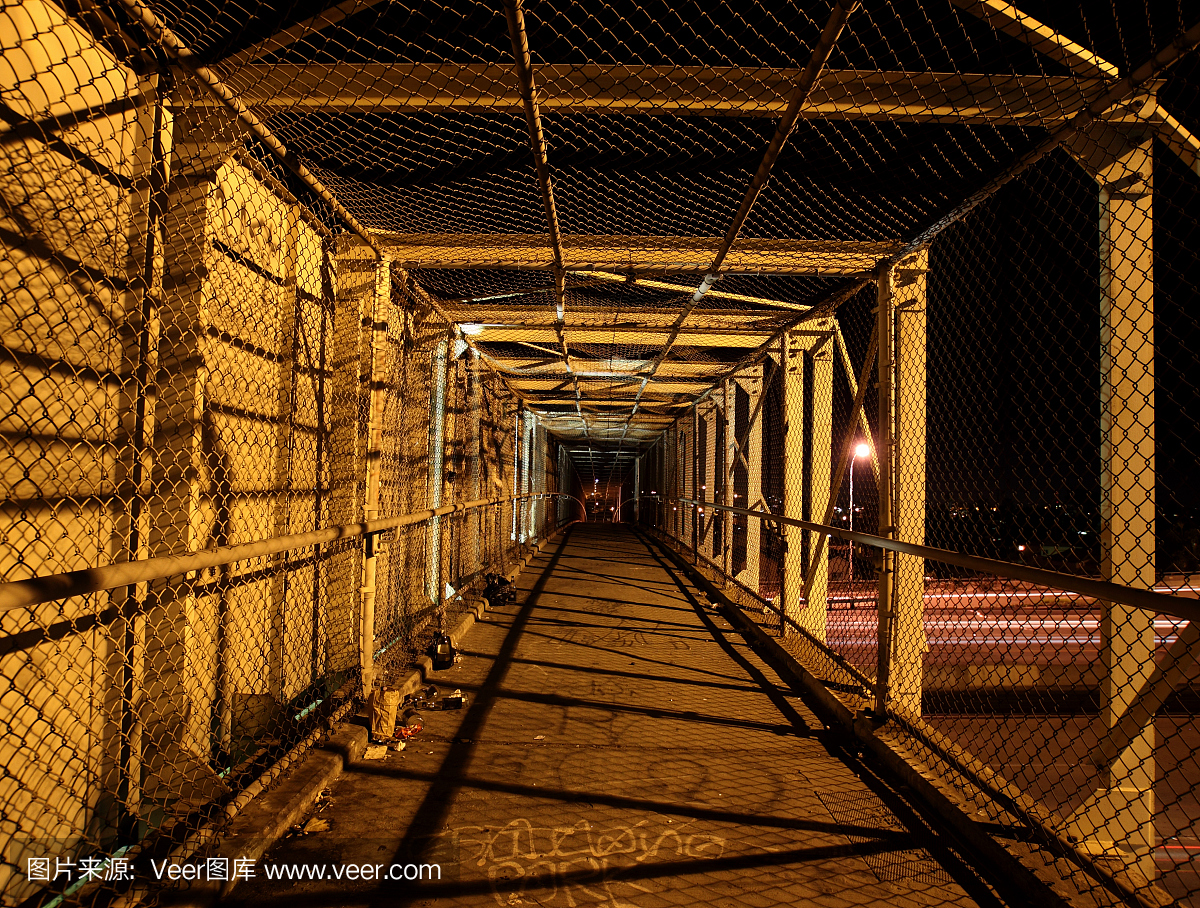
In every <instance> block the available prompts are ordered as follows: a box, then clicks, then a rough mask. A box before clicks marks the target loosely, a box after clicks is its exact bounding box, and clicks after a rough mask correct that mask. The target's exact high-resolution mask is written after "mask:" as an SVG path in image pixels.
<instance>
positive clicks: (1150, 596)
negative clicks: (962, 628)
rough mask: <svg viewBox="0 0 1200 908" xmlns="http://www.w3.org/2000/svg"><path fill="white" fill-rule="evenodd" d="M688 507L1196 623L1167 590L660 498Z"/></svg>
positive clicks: (1192, 607)
mask: <svg viewBox="0 0 1200 908" xmlns="http://www.w3.org/2000/svg"><path fill="white" fill-rule="evenodd" d="M663 500H664V501H666V500H670V501H675V502H678V503H679V504H684V505H691V506H692V507H701V508H712V509H713V510H715V511H728V512H729V513H731V514H744V515H745V516H747V517H757V518H759V519H760V520H766V521H768V522H770V523H782V524H785V525H787V526H794V527H799V528H800V529H802V530H812V531H814V532H817V533H827V534H828V535H830V536H836V537H838V538H839V539H846V540H849V541H850V542H861V543H863V544H864V545H869V546H873V547H875V548H879V549H887V550H889V551H892V552H899V553H900V554H901V555H914V556H916V557H918V558H929V559H931V560H933V561H941V562H943V563H945V564H953V565H955V566H956V567H963V568H967V569H969V570H973V571H987V572H991V573H995V574H999V575H1001V576H1005V577H1010V578H1012V579H1013V580H1024V581H1026V582H1028V583H1036V584H1038V585H1040V586H1050V587H1058V588H1061V589H1062V590H1064V591H1066V592H1068V593H1078V594H1079V595H1081V596H1090V597H1092V598H1094V599H1101V600H1104V601H1106V602H1119V603H1121V604H1122V605H1130V606H1133V607H1134V608H1141V609H1146V610H1147V611H1151V612H1156V613H1158V614H1163V615H1172V616H1174V617H1176V618H1182V619H1184V620H1185V621H1200V600H1197V599H1188V598H1185V597H1183V596H1173V595H1170V594H1168V593H1156V592H1154V591H1153V590H1141V589H1136V588H1134V587H1128V586H1121V585H1120V584H1119V583H1111V582H1109V581H1107V580H1093V579H1091V578H1090V577H1079V576H1077V575H1075V574H1060V573H1058V572H1056V571H1047V570H1044V569H1042V568H1035V567H1029V566H1028V565H1024V564H1014V563H1013V562H1011V561H998V560H996V559H994V558H982V557H980V556H978V555H965V554H963V553H962V552H952V551H949V550H948V549H938V548H934V547H933V546H929V545H920V544H918V543H915V542H901V541H900V540H899V539H886V538H884V537H883V536H875V535H873V534H871V533H859V532H857V531H854V532H852V531H850V530H844V529H841V528H839V527H833V526H827V525H826V524H823V523H813V522H812V521H810V520H800V519H798V518H795V517H783V516H781V515H778V514H771V513H769V512H766V511H752V510H749V509H748V508H734V507H729V506H727V505H721V504H715V503H714V502H710V501H697V500H695V499H692V498H672V499H663Z"/></svg>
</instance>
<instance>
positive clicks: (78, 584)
mask: <svg viewBox="0 0 1200 908" xmlns="http://www.w3.org/2000/svg"><path fill="white" fill-rule="evenodd" d="M559 496H565V497H568V498H571V497H574V496H572V495H569V494H568V493H566V492H538V493H536V494H530V495H511V496H504V497H500V498H479V499H476V500H474V501H465V502H460V503H459V504H448V505H443V506H442V507H440V508H431V509H430V510H426V511H417V512H415V513H412V514H402V515H399V516H396V517H383V518H380V519H377V520H367V521H363V522H362V523H347V524H343V525H341V526H335V527H326V528H325V529H322V530H312V531H310V532H308V533H293V534H292V535H290V536H277V537H273V538H270V539H260V540H258V541H256V542H246V543H243V544H241V545H227V546H220V547H218V548H212V549H205V550H204V551H201V552H189V553H187V554H181V555H160V556H158V557H156V558H142V559H138V560H137V561H121V562H118V563H116V564H108V565H104V566H103V567H95V568H84V569H82V570H78V571H65V572H63V573H59V574H47V575H45V576H43V577H30V578H28V579H26V580H10V581H8V582H5V583H0V613H3V612H7V611H11V610H12V609H17V608H27V607H29V606H32V605H40V604H42V603H44V602H54V601H56V600H59V599H68V598H70V597H72V596H83V595H86V594H88V593H99V592H103V591H105V590H112V589H117V588H119V587H123V586H132V585H134V584H138V583H149V582H151V581H154V580H163V579H166V578H167V577H174V576H177V575H179V574H187V573H190V572H192V571H202V570H205V569H206V568H214V567H221V566H223V565H226V564H233V563H234V562H237V561H245V560H247V559H250V558H262V557H265V556H267V555H277V554H279V553H280V552H287V551H291V550H293V549H303V548H309V547H311V546H314V545H323V544H325V543H329V542H336V541H337V540H339V539H354V538H357V537H359V536H371V535H374V534H376V533H383V532H386V531H388V530H394V529H396V528H398V527H403V526H411V525H413V524H417V523H424V522H425V521H427V520H432V519H433V518H434V517H444V516H446V515H447V514H457V513H461V512H463V511H470V510H473V509H475V508H481V507H487V506H488V505H497V504H503V503H504V502H508V501H511V502H517V501H524V500H527V499H540V498H554V497H559Z"/></svg>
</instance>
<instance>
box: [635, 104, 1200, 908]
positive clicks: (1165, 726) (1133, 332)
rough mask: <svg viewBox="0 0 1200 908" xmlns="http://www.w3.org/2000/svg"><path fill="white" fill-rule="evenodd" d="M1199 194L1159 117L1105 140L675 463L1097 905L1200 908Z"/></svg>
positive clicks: (899, 723)
mask: <svg viewBox="0 0 1200 908" xmlns="http://www.w3.org/2000/svg"><path fill="white" fill-rule="evenodd" d="M1096 161H1101V162H1104V166H1103V167H1101V168H1097V167H1096V164H1095V162H1096ZM1114 187H1116V188H1114ZM1198 196H1200V181H1198V180H1197V177H1196V174H1195V172H1191V171H1189V170H1187V169H1186V168H1185V167H1182V166H1180V161H1179V158H1178V156H1176V155H1174V154H1173V153H1172V152H1171V150H1170V149H1169V148H1168V147H1166V146H1165V145H1163V144H1159V143H1157V142H1154V141H1153V140H1152V138H1151V137H1150V134H1149V133H1147V132H1145V131H1141V130H1137V129H1134V130H1131V131H1119V130H1115V129H1113V128H1112V127H1110V126H1107V125H1101V126H1098V127H1096V128H1094V129H1093V130H1091V131H1088V132H1085V133H1083V134H1082V135H1081V136H1079V137H1078V138H1077V139H1075V140H1073V141H1072V142H1071V143H1069V144H1068V145H1067V146H1066V147H1064V148H1061V149H1059V150H1056V151H1054V152H1052V153H1051V154H1049V155H1047V156H1045V157H1044V158H1042V159H1041V160H1040V161H1039V162H1038V163H1037V164H1036V165H1034V166H1032V167H1030V168H1029V169H1027V170H1025V171H1024V173H1022V174H1021V175H1020V176H1018V177H1017V178H1016V179H1014V180H1013V181H1011V182H1010V183H1008V184H1007V185H1006V186H1004V187H1003V188H1000V189H999V190H998V191H997V192H995V193H994V194H993V195H991V197H990V198H988V199H987V200H985V201H983V202H982V203H981V204H979V205H978V206H977V207H975V208H974V209H973V210H972V211H971V212H970V213H969V214H967V215H966V216H965V217H963V218H962V219H961V220H960V221H958V222H957V223H955V224H953V225H952V226H950V227H949V228H948V229H946V230H945V231H943V232H941V233H940V234H939V235H938V236H937V238H936V239H934V241H933V242H932V243H931V244H930V245H929V246H928V247H927V248H923V249H921V250H919V251H917V252H916V253H915V254H913V255H911V256H910V257H907V258H903V259H901V260H899V261H898V262H897V263H896V264H895V265H894V266H892V267H889V268H887V269H886V270H884V271H883V272H881V274H880V275H879V276H878V278H877V279H875V280H874V281H872V282H870V283H864V285H863V286H862V287H861V288H860V289H858V290H856V291H853V292H851V293H850V294H849V295H848V296H847V298H846V299H845V300H844V301H843V302H842V303H841V304H840V305H839V306H838V307H837V308H836V310H835V311H833V312H821V313H819V314H816V315H814V317H812V318H809V319H807V320H805V321H802V322H801V323H799V324H798V325H797V326H796V328H794V329H792V330H790V331H788V332H786V333H785V334H783V335H782V336H781V337H780V339H779V340H778V342H776V343H774V344H773V345H771V346H770V347H768V348H766V350H765V352H764V355H763V356H762V357H761V359H760V361H759V362H757V363H755V364H754V365H752V366H750V367H748V368H744V369H740V370H738V371H736V372H735V373H733V374H732V375H731V376H730V377H729V378H728V379H726V380H725V381H724V383H723V384H721V385H718V386H716V387H715V388H714V390H713V391H712V392H710V393H709V395H708V396H707V397H706V398H703V399H701V400H700V401H699V402H698V403H697V404H696V406H695V407H694V408H693V409H692V411H691V413H689V414H687V415H685V416H683V417H681V418H680V419H678V420H677V421H676V422H675V423H674V424H673V426H672V427H671V429H670V430H669V431H668V433H667V434H666V435H665V436H664V437H663V439H662V440H661V441H660V442H659V443H658V445H657V446H656V447H655V448H654V450H653V452H652V453H651V454H650V455H648V459H647V461H646V463H647V464H648V467H649V469H651V470H652V471H653V475H654V477H655V487H654V489H653V493H652V494H653V497H654V498H656V499H658V501H657V502H656V503H655V506H654V508H653V509H652V510H651V511H649V512H646V513H647V514H648V516H647V517H645V518H644V520H643V522H644V523H645V524H646V525H647V526H653V527H656V528H657V529H658V530H660V531H662V532H663V533H665V534H666V536H667V537H668V538H669V539H671V540H673V542H674V544H675V545H676V546H677V547H678V549H679V550H680V551H681V552H682V553H683V554H684V555H685V556H686V557H688V558H689V559H690V560H693V561H694V562H695V563H696V564H697V566H698V567H700V568H701V569H702V571H703V572H704V573H705V574H706V575H707V576H708V577H709V578H711V579H713V580H714V581H716V582H717V583H718V585H720V586H722V587H723V588H724V591H725V592H726V593H727V595H729V596H730V597H731V598H733V599H734V600H735V601H737V602H739V604H740V605H741V606H742V607H743V608H744V609H746V610H747V611H748V612H749V613H750V614H753V615H754V616H755V617H756V620H758V621H759V622H760V623H761V624H762V626H763V627H764V628H767V629H769V630H770V632H771V633H773V634H775V635H777V637H778V638H779V639H780V641H781V642H782V643H783V644H784V645H785V646H786V647H787V648H788V649H789V651H790V652H791V653H792V654H793V655H794V656H795V657H796V658H797V659H798V660H800V661H801V663H802V664H803V665H804V666H805V668H806V669H808V670H809V671H810V672H811V674H812V675H813V676H815V677H816V678H818V679H819V680H820V681H822V682H823V683H824V684H825V685H826V686H827V687H828V689H829V690H831V691H833V692H835V693H836V694H837V696H839V697H840V698H841V699H842V700H843V702H844V703H845V704H846V705H847V706H848V707H849V708H850V709H851V710H854V711H860V712H862V713H863V714H864V715H868V716H871V717H873V718H875V719H876V720H877V721H879V722H882V723H886V724H884V725H882V726H881V728H880V730H879V732H878V733H879V734H881V735H888V736H891V737H892V738H893V739H895V740H898V741H900V742H901V744H902V746H903V747H905V748H906V749H907V750H908V752H909V753H910V754H911V755H912V759H913V761H914V762H915V763H916V764H917V765H918V766H921V767H923V768H924V769H926V770H927V771H930V772H931V773H933V774H934V775H935V776H937V777H938V778H941V779H943V780H946V781H948V782H949V783H951V784H952V785H954V786H955V789H956V791H957V792H958V794H959V795H960V796H961V798H962V802H963V804H964V806H965V808H966V809H968V810H969V811H970V812H972V813H974V814H976V815H977V817H978V818H979V819H981V820H984V821H986V822H990V823H993V824H996V825H995V826H994V827H993V829H995V830H997V834H998V835H999V836H1000V837H1001V838H1002V839H1004V840H1005V841H1007V842H1009V843H1011V844H1014V846H1015V847H1014V850H1017V851H1021V852H1028V853H1032V854H1033V855H1035V857H1034V858H1030V860H1031V861H1032V862H1036V863H1042V864H1045V865H1047V866H1050V867H1051V868H1052V872H1053V874H1054V875H1056V876H1059V877H1063V878H1066V879H1068V880H1069V881H1070V884H1071V886H1072V887H1073V889H1074V890H1075V891H1076V892H1081V893H1083V894H1084V895H1085V897H1086V898H1088V899H1091V900H1092V901H1093V902H1095V903H1100V904H1120V903H1130V904H1140V905H1166V904H1174V903H1176V902H1178V903H1181V904H1193V903H1200V902H1198V901H1197V900H1198V899H1200V878H1198V877H1197V874H1196V871H1195V863H1194V862H1195V858H1196V855H1197V853H1200V840H1197V838H1196V833H1195V829H1196V823H1197V820H1198V819H1200V813H1198V812H1197V811H1198V810H1200V808H1198V805H1197V801H1196V788H1197V783H1198V782H1200V739H1198V738H1197V736H1196V721H1195V717H1196V709H1197V706H1198V704H1200V698H1198V695H1200V664H1198V663H1197V657H1198V656H1200V648H1198V647H1200V640H1198V639H1197V636H1196V631H1195V629H1194V628H1195V624H1194V623H1193V618H1194V616H1196V615H1198V614H1200V612H1198V611H1197V603H1196V601H1195V600H1196V599H1197V598H1198V597H1197V586H1196V575H1197V572H1198V569H1200V564H1198V563H1197V562H1196V552H1195V548H1194V546H1193V545H1191V544H1190V543H1189V541H1188V540H1189V535H1188V534H1189V533H1192V534H1194V532H1195V530H1194V528H1195V525H1196V524H1195V514H1196V511H1195V507H1196V502H1195V496H1194V484H1193V482H1192V479H1191V471H1190V470H1188V469H1186V468H1184V469H1180V467H1181V465H1184V464H1195V463H1196V461H1197V451H1198V449H1197V441H1198V440H1200V434H1198V424H1197V422H1196V419H1195V412H1196V403H1197V401H1198V398H1200V381H1198V380H1197V376H1200V362H1198V360H1197V352H1196V350H1197V347H1196V341H1197V340H1198V339H1200V335H1198V333H1197V329H1198V325H1197V320H1196V311H1195V286H1196V284H1195V278H1196V275H1197V274H1200V261H1198V260H1197V256H1196V251H1195V249H1194V244H1192V243H1191V242H1190V241H1191V239H1192V238H1193V237H1194V235H1195V233H1194V227H1195V214H1194V213H1195V211H1196V210H1197V208H1196V204H1197V203H1198V202H1200V197H1198ZM980 274H986V275H989V276H996V280H990V281H989V282H987V283H982V282H980V280H979V275H980ZM781 518H783V519H782V520H781ZM789 521H790V522H789ZM889 540H900V541H903V542H907V543H912V544H915V545H916V547H917V550H916V551H912V550H911V547H910V550H909V551H898V550H895V549H889V548H888V541H889ZM939 550H940V551H939ZM956 556H967V557H966V559H965V560H964V559H962V558H961V557H956ZM1039 571H1040V572H1041V573H1040V574H1039V573H1036V572H1039ZM1081 578H1093V579H1094V580H1096V581H1106V582H1108V583H1110V584H1112V586H1110V587H1107V588H1105V589H1102V590H1099V591H1098V592H1089V590H1090V589H1091V588H1087V589H1085V588H1083V587H1082V586H1081V583H1083V582H1085V581H1083V580H1081ZM1142 591H1149V592H1150V593H1151V594H1152V595H1153V594H1158V597H1157V598H1156V599H1154V600H1153V602H1151V603H1150V604H1145V601H1144V600H1139V599H1138V598H1137V594H1138V593H1139V592H1142ZM1026 857H1027V858H1028V857H1029V855H1028V854H1026Z"/></svg>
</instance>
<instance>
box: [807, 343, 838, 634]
mask: <svg viewBox="0 0 1200 908" xmlns="http://www.w3.org/2000/svg"><path fill="white" fill-rule="evenodd" d="M818 324H819V325H820V326H821V327H822V328H826V327H830V326H829V322H828V321H826V320H822V321H821V322H819V323H818ZM808 366H809V369H808V374H809V387H808V389H807V390H808V396H809V406H808V407H806V408H805V409H806V411H807V413H808V416H809V423H808V425H806V426H805V432H806V434H807V435H808V445H807V449H808V463H807V465H806V467H807V470H806V471H807V474H808V495H809V500H808V507H807V509H806V510H807V512H808V519H809V520H814V521H822V520H824V518H825V514H826V512H827V511H828V506H829V491H830V468H831V460H832V456H833V343H832V334H826V335H824V336H822V337H820V338H815V339H814V341H813V343H812V344H811V345H810V346H809V351H808ZM806 535H807V537H808V553H807V557H806V558H805V561H806V563H807V567H808V576H807V577H805V580H804V595H803V599H804V613H805V626H806V627H807V628H808V629H809V631H810V632H811V633H812V634H813V635H814V636H815V637H816V638H817V639H818V640H822V641H824V640H825V639H826V624H827V621H828V613H829V595H828V593H829V547H828V546H827V545H826V544H825V537H824V536H823V535H822V534H820V533H808V534H806Z"/></svg>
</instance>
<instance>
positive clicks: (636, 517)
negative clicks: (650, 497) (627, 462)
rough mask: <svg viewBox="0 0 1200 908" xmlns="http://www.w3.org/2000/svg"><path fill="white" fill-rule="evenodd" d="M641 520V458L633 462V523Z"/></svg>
mask: <svg viewBox="0 0 1200 908" xmlns="http://www.w3.org/2000/svg"><path fill="white" fill-rule="evenodd" d="M641 519H642V458H640V457H638V458H635V459H634V461H633V522H634V523H640V522H641Z"/></svg>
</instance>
